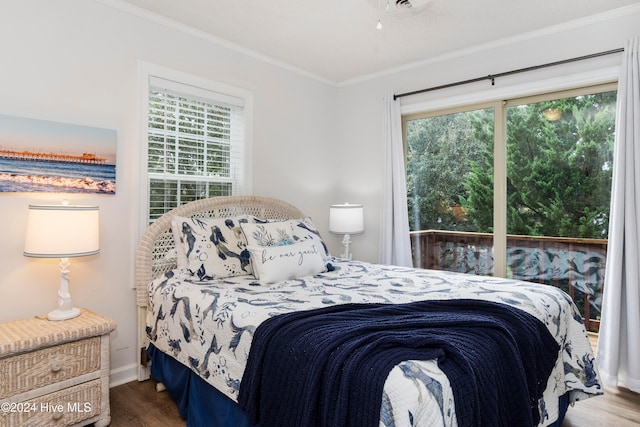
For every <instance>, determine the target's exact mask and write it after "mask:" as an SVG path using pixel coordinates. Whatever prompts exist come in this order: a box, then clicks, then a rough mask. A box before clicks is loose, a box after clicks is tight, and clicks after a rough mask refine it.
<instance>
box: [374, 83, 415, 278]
mask: <svg viewBox="0 0 640 427" xmlns="http://www.w3.org/2000/svg"><path fill="white" fill-rule="evenodd" d="M383 120H384V122H383V132H384V135H383V143H384V159H383V160H384V176H383V178H384V192H383V193H384V194H383V203H382V214H381V224H380V246H379V248H380V249H379V251H380V252H379V255H378V261H379V262H380V263H381V264H391V265H398V266H402V267H411V266H412V265H413V260H412V257H411V240H410V238H409V215H408V212H407V181H406V175H405V167H404V160H405V159H404V149H403V145H402V117H401V115H400V101H398V100H394V99H393V95H387V96H386V97H385V99H384V117H383Z"/></svg>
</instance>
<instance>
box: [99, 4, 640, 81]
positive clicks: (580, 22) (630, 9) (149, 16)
mask: <svg viewBox="0 0 640 427" xmlns="http://www.w3.org/2000/svg"><path fill="white" fill-rule="evenodd" d="M96 1H97V2H98V3H102V4H104V5H106V6H109V7H112V8H115V9H118V10H120V11H122V12H124V13H127V14H130V15H134V16H137V17H139V18H141V19H144V20H147V21H150V22H153V23H156V24H158V25H162V26H164V27H167V28H170V29H173V30H175V31H179V32H182V33H184V34H187V35H190V36H192V37H196V38H199V39H201V40H204V41H207V42H209V43H212V44H215V45H217V46H220V47H222V48H225V49H228V50H231V51H235V52H238V53H240V54H243V55H246V56H248V57H251V58H254V59H256V60H258V61H261V62H264V63H267V64H269V65H272V66H275V67H278V68H281V69H284V70H287V71H290V72H292V73H295V74H298V75H300V76H303V77H307V78H310V79H312V80H316V81H318V82H321V83H324V84H327V85H330V86H333V87H346V86H351V85H354V84H359V83H363V82H366V81H369V80H374V79H377V78H381V77H386V76H389V75H392V74H396V73H400V72H404V71H410V70H412V69H415V68H420V67H424V66H426V65H431V64H435V63H439V62H445V61H449V60H452V59H456V58H460V57H463V56H466V55H472V54H477V53H482V52H485V51H488V50H491V49H496V48H499V47H504V46H509V45H513V44H517V43H521V42H524V41H528V40H533V39H536V38H540V37H546V36H549V35H554V34H558V33H562V32H565V31H569V30H572V29H576V28H581V27H585V26H590V25H594V24H598V23H601V22H605V21H608V20H612V19H617V18H620V17H625V16H628V15H630V14H635V13H640V3H638V4H634V5H629V6H624V7H621V8H617V9H613V10H609V11H607V12H603V13H599V14H595V15H591V16H587V17H584V18H580V19H575V20H572V21H567V22H563V23H561V24H557V25H553V26H550V27H545V28H542V29H539V30H535V31H530V32H527V33H522V34H518V35H516V36H513V37H506V38H503V39H499V40H496V41H493V42H489V43H483V44H479V45H476V46H472V47H469V48H465V49H459V50H455V51H452V52H448V53H446V54H443V55H439V56H434V57H432V58H427V59H424V60H419V61H414V62H409V63H407V64H404V65H401V66H398V67H393V68H389V69H386V70H382V71H379V72H375V73H371V74H365V75H362V76H359V77H355V78H352V79H347V80H343V81H333V80H329V79H327V78H324V77H322V76H320V75H318V74H315V73H312V72H310V71H307V70H304V69H301V68H298V67H295V66H293V65H291V64H288V63H286V62H283V61H280V60H277V59H275V58H273V57H271V56H268V55H264V54H261V53H259V52H256V51H255V50H252V49H248V48H246V47H244V46H241V45H239V44H237V43H233V42H230V41H228V40H226V39H223V38H220V37H216V36H213V35H211V34H209V33H206V32H204V31H201V30H197V29H195V28H193V27H190V26H188V25H184V24H181V23H179V22H177V21H175V20H172V19H169V18H166V17H164V16H160V15H158V14H155V13H153V12H150V11H148V10H145V9H142V8H139V7H137V6H133V5H131V4H129V3H127V2H125V1H123V0H96Z"/></svg>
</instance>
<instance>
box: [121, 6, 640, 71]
mask: <svg viewBox="0 0 640 427" xmlns="http://www.w3.org/2000/svg"><path fill="white" fill-rule="evenodd" d="M409 1H413V3H414V7H410V8H407V7H397V6H396V5H395V3H396V0H390V1H389V4H390V5H389V8H388V10H386V9H387V7H386V6H387V0H316V1H312V0H269V1H266V0H227V1H224V0H180V1H175V0H119V3H121V4H127V5H131V6H135V8H129V10H135V11H136V12H137V13H140V12H141V11H143V10H144V11H145V12H144V14H146V11H148V12H152V14H153V15H146V16H150V17H156V18H157V17H158V16H160V17H163V18H162V19H163V20H164V18H168V19H170V20H171V21H175V22H177V23H179V24H182V25H184V26H187V27H189V28H192V29H196V30H198V31H200V32H204V33H207V34H208V35H210V36H213V37H214V38H215V39H222V40H224V43H227V44H229V43H230V44H232V45H235V46H237V47H240V48H242V49H243V50H245V51H250V52H251V53H252V54H257V55H259V56H261V57H266V58H269V59H270V60H274V61H277V62H278V63H282V64H286V65H287V66H289V67H293V68H295V69H297V70H299V71H302V72H305V73H307V74H310V75H313V76H315V77H317V78H320V79H322V80H326V81H330V82H332V83H335V84H341V83H346V82H349V81H353V80H356V79H360V78H363V77H365V76H369V75H372V74H378V73H383V72H385V71H388V70H392V69H396V68H398V67H403V66H407V65H409V64H412V63H416V62H420V61H425V60H429V59H431V58H437V57H440V56H443V55H447V54H449V53H451V52H455V51H461V50H464V49H467V48H470V47H472V46H477V45H483V44H487V43H492V42H498V41H500V40H504V39H509V38H511V37H514V36H516V35H518V34H522V33H528V32H532V31H536V30H540V29H543V28H547V27H552V26H556V25H559V24H562V23H564V22H568V21H574V20H579V19H581V18H585V17H589V16H592V15H597V14H600V13H603V12H607V11H610V10H614V9H618V8H621V7H624V6H627V5H631V4H637V3H639V2H640V0H536V1H529V0H482V1H478V0H409ZM116 2H118V0H116ZM423 3H424V4H423ZM127 7H128V6H127ZM137 8H140V10H138V9H137ZM378 20H381V24H382V28H381V29H377V28H376V24H377V23H378Z"/></svg>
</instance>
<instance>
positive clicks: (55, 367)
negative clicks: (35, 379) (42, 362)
mask: <svg viewBox="0 0 640 427" xmlns="http://www.w3.org/2000/svg"><path fill="white" fill-rule="evenodd" d="M60 369H62V364H61V363H60V362H52V363H51V372H60Z"/></svg>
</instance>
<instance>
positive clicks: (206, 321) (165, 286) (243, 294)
mask: <svg viewBox="0 0 640 427" xmlns="http://www.w3.org/2000/svg"><path fill="white" fill-rule="evenodd" d="M334 261H335V262H334V264H333V265H334V266H335V267H336V269H335V271H331V272H326V273H322V274H319V275H316V276H313V277H311V276H310V277H305V278H301V279H293V280H288V281H285V282H280V283H277V284H273V285H268V286H267V285H260V284H259V283H258V282H257V281H256V280H255V279H254V278H253V276H238V277H233V278H230V279H222V280H220V279H219V280H214V281H207V282H199V281H197V278H195V277H193V276H190V275H189V276H187V275H185V274H183V273H180V272H178V271H175V272H172V273H170V274H168V275H167V277H164V278H160V279H157V280H155V281H154V282H153V283H152V284H151V286H150V288H149V292H150V306H149V310H148V314H147V335H148V336H149V339H150V340H151V342H152V343H153V344H154V345H155V346H156V347H157V348H158V349H160V350H162V351H163V352H165V353H168V354H170V355H171V356H173V357H174V358H175V359H177V360H178V361H180V362H181V363H183V364H184V365H186V366H188V367H190V368H191V369H192V370H193V371H195V372H197V373H198V374H200V376H201V377H202V378H204V379H205V380H206V381H207V382H209V383H210V384H211V385H213V386H214V387H216V388H217V389H218V390H220V391H221V392H222V393H224V394H225V395H227V396H228V397H229V398H231V399H232V400H234V401H236V400H237V395H238V390H239V387H240V380H241V378H242V375H243V372H244V367H245V364H246V361H247V356H248V354H249V349H250V346H251V339H252V337H253V332H254V331H255V329H256V327H257V326H258V325H259V324H260V323H261V322H262V321H264V320H265V319H267V318H269V317H271V316H276V315H278V314H281V313H288V312H291V311H296V310H307V309H311V308H318V307H323V306H326V305H333V304H344V303H363V302H365V303H368V302H376V303H380V302H382V303H405V302H410V301H416V300H427V299H428V300H439V299H457V298H475V299H482V300H488V301H494V302H499V303H504V304H508V305H511V306H514V307H518V308H520V309H522V310H524V311H526V312H527V313H530V314H532V315H534V316H536V317H537V318H538V319H540V320H541V321H542V322H543V323H544V324H545V325H546V326H547V327H548V329H549V331H550V332H551V334H552V335H553V336H554V337H555V338H556V340H557V342H558V344H560V348H561V350H560V353H559V354H558V360H557V362H556V366H555V368H554V371H553V373H552V375H551V377H550V378H549V381H548V384H547V388H546V391H545V394H544V398H543V399H542V400H541V401H540V411H541V420H542V421H541V424H540V425H541V426H544V425H548V424H551V423H553V422H554V421H555V420H556V419H557V417H558V412H559V409H558V396H561V395H563V394H565V393H566V392H569V398H570V402H574V401H576V400H580V399H584V398H586V397H590V396H593V395H598V394H602V388H601V385H600V380H599V376H598V373H597V369H596V366H595V364H594V357H593V353H592V351H591V347H590V344H589V340H588V338H587V335H586V332H585V328H584V325H583V323H582V319H581V318H580V314H579V313H578V311H577V309H576V307H575V306H574V304H573V302H572V301H571V299H570V298H569V297H568V296H567V295H566V294H565V293H564V292H562V291H561V290H559V289H556V288H553V287H551V286H546V285H538V284H533V283H529V282H519V281H514V280H508V279H500V278H495V277H486V276H474V275H466V274H459V273H450V272H445V271H433V270H417V269H408V268H402V267H394V266H382V265H376V264H368V263H363V262H357V261H344V260H338V259H336V260H334ZM169 276H171V277H169ZM380 420H381V421H380V425H381V426H420V425H442V426H456V425H457V423H456V417H455V405H454V401H453V393H452V391H451V388H450V385H449V382H448V380H447V378H446V376H445V375H444V374H443V373H442V372H441V371H440V369H439V368H438V366H437V364H436V362H435V361H407V362H403V363H400V364H399V365H398V366H396V367H395V368H394V369H393V370H392V371H391V373H390V374H389V377H388V378H387V381H386V383H385V388H384V395H383V399H382V407H381V417H380ZM437 420H441V421H442V422H439V421H437Z"/></svg>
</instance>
